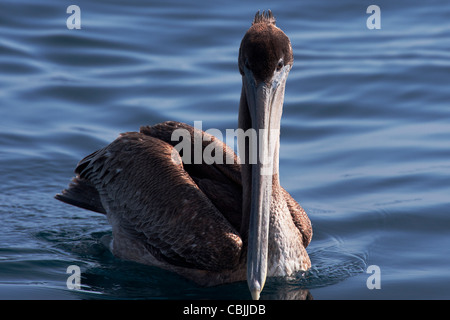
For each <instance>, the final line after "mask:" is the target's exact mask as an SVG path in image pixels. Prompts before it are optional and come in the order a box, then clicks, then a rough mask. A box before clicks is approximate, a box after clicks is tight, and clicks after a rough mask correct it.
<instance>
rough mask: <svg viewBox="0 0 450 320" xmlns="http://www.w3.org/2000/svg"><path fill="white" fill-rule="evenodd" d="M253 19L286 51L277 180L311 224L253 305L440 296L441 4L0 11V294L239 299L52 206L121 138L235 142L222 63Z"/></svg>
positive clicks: (234, 103) (443, 260) (26, 3)
mask: <svg viewBox="0 0 450 320" xmlns="http://www.w3.org/2000/svg"><path fill="white" fill-rule="evenodd" d="M70 4H77V5H78V6H79V7H80V8H81V29H79V30H77V29H73V30H69V29H68V28H67V27H66V19H67V18H68V17H69V14H67V13H66V9H67V7H68V6H69V5H70ZM371 4H377V5H378V6H379V7H380V8H381V29H380V30H369V29H368V28H367V27H366V20H367V18H368V17H369V14H367V13H366V9H367V7H368V6H369V5H371ZM259 9H261V10H264V9H272V11H273V12H274V14H275V16H276V18H277V24H278V26H280V27H281V28H282V29H283V30H284V31H285V32H286V34H287V35H288V36H289V37H290V39H291V42H292V46H293V50H294V54H295V63H294V67H293V69H292V71H291V73H290V76H289V79H288V83H287V88H286V98H285V107H284V113H283V120H282V132H281V158H280V179H281V182H282V184H283V186H284V187H285V188H286V189H287V190H288V191H289V192H290V193H291V194H292V195H293V196H294V198H295V199H296V200H297V201H299V202H300V203H301V204H302V206H303V207H304V208H305V209H306V211H307V212H308V214H309V216H310V218H311V220H312V223H313V228H314V236H313V240H312V242H311V244H310V246H309V247H308V252H309V254H310V257H311V260H312V264H313V266H312V269H311V270H310V271H309V272H307V273H306V274H303V275H298V276H296V277H293V278H289V279H270V280H268V282H267V284H266V288H265V290H264V291H263V294H262V298H265V299H297V298H301V297H304V293H305V292H309V294H310V295H311V296H312V297H313V298H314V299H317V300H320V299H449V298H450V273H449V271H450V270H449V269H450V268H449V266H450V232H449V231H450V196H449V195H450V105H449V102H450V90H449V89H448V85H449V83H450V6H448V3H446V2H445V1H432V0H431V1H398V2H396V3H395V4H394V2H393V1H386V0H377V1H372V0H371V1H356V0H354V1H349V0H344V1H331V0H328V1H313V0H302V1H245V2H244V1H234V0H227V1H206V0H200V1H195V2H194V1H192V2H186V1H181V0H173V1H143V0H132V1H95V2H93V1H86V0H77V1H76V2H75V3H69V2H65V1H51V0H43V1H39V2H36V1H32V0H14V1H13V0H3V1H2V2H1V4H0V181H1V182H0V298H2V299H8V298H14V299H17V298H19V299H208V298H211V299H235V298H237V299H248V298H250V294H249V292H248V290H247V287H246V284H245V283H235V284H230V285H225V286H219V287H214V288H201V287H198V286H196V285H195V284H193V283H191V282H189V281H186V280H184V279H182V278H180V277H179V276H177V275H174V274H172V273H169V272H166V271H162V270H159V269H157V268H152V267H148V266H143V265H139V264H136V263H132V262H127V261H122V260H120V259H117V258H115V257H114V256H112V255H111V253H110V252H109V251H108V250H106V249H105V247H104V246H103V245H102V242H101V238H102V237H103V236H105V235H106V236H107V235H109V234H111V228H110V226H109V225H108V223H107V221H106V219H105V217H104V216H103V215H100V214H96V213H93V212H89V211H86V210H82V209H78V208H75V207H72V206H68V205H65V204H63V203H60V202H58V201H56V200H54V199H53V196H54V194H56V193H58V192H60V191H61V190H62V189H63V188H64V187H66V186H67V184H68V183H69V181H70V179H71V177H72V172H73V169H74V167H75V165H76V164H77V162H78V161H79V160H80V159H81V158H83V157H84V156H85V155H87V154H89V153H91V152H92V151H95V150H96V149H98V148H101V147H103V146H105V145H106V144H108V143H109V142H111V141H112V140H114V139H115V138H116V137H117V135H118V134H119V133H120V132H125V131H135V130H138V128H139V126H140V125H144V124H155V123H158V122H161V121H166V120H177V121H182V122H186V123H188V124H191V125H192V124H193V122H194V121H203V128H204V129H208V128H217V129H220V130H222V132H225V129H227V128H231V129H234V128H236V125H237V110H238V101H239V97H240V85H241V78H240V75H239V72H238V70H237V55H238V49H239V44H240V41H241V39H242V36H243V35H244V33H245V31H246V30H247V29H248V27H249V26H250V23H251V20H252V18H253V16H254V14H255V12H256V11H257V10H259ZM69 265H78V266H79V267H80V268H81V289H80V290H70V289H68V288H67V286H66V280H67V278H68V276H69V274H67V273H66V270H67V267H68V266H69ZM371 265H376V266H378V267H379V270H380V274H379V283H380V285H381V288H380V289H372V290H370V289H368V287H367V283H366V282H367V280H368V278H369V277H370V276H371V275H372V274H370V273H367V272H366V271H367V268H368V267H369V266H371Z"/></svg>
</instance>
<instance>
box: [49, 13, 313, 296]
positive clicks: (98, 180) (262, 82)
mask: <svg viewBox="0 0 450 320" xmlns="http://www.w3.org/2000/svg"><path fill="white" fill-rule="evenodd" d="M238 60H239V61H238V65H239V71H240V73H241V75H242V91H241V97H240V104H239V116H238V129H241V132H244V133H247V132H249V130H254V131H255V132H257V133H260V132H262V134H256V135H251V134H248V135H246V136H244V139H243V141H245V143H242V144H239V154H240V157H238V156H237V155H236V154H235V153H234V151H233V150H232V148H230V147H229V146H227V145H226V144H224V143H223V142H221V141H220V140H219V139H217V138H216V137H214V136H211V135H209V134H208V133H206V132H203V131H201V130H198V129H196V128H194V127H192V126H189V125H187V124H184V123H179V122H174V121H168V122H164V123H160V124H156V125H153V126H143V127H141V128H140V131H139V132H127V133H122V134H120V135H119V137H118V138H117V139H116V140H115V141H113V142H112V143H111V144H109V145H108V146H106V147H105V148H103V149H100V150H98V151H96V152H94V153H92V154H90V155H88V156H87V157H85V158H84V159H82V160H81V161H80V162H79V163H78V165H77V167H76V169H75V174H76V176H75V177H74V178H73V179H72V182H71V183H70V185H69V187H68V188H67V189H65V190H63V191H62V192H61V193H60V194H57V195H56V196H55V197H56V199H58V200H61V201H63V202H66V203H68V204H71V205H75V206H78V207H81V208H84V209H88V210H91V211H95V212H99V213H103V214H105V215H106V217H107V219H108V221H109V223H110V224H111V226H112V236H113V240H112V241H111V243H110V248H111V251H112V253H113V254H114V255H115V256H117V257H119V258H122V259H126V260H132V261H136V262H139V263H143V264H147V265H152V266H157V267H160V268H163V269H166V270H170V271H173V272H176V273H178V274H180V275H182V276H184V277H186V278H188V279H190V280H192V281H194V282H196V283H198V284H199V285H203V286H214V285H219V284H224V283H229V282H235V281H245V280H247V283H248V287H249V289H250V292H251V295H252V298H253V299H259V297H260V294H261V291H262V289H263V287H264V283H265V281H266V277H277V276H289V275H292V274H293V273H296V272H299V271H303V270H307V269H309V268H310V266H311V262H310V259H309V256H308V254H307V252H306V249H305V248H306V247H307V246H308V244H309V242H310V241H311V237H312V227H311V222H310V220H309V218H308V216H307V214H306V212H305V211H304V210H303V208H302V207H301V206H300V205H299V204H298V203H297V202H296V201H295V200H294V198H292V196H291V195H290V194H289V193H288V192H287V191H286V190H285V189H284V188H283V187H281V185H280V181H279V145H280V122H281V114H282V109H283V101H284V91H285V84H286V79H287V76H288V74H289V71H290V70H291V67H292V64H293V53H292V47H291V44H290V40H289V38H288V37H287V36H286V35H285V33H284V32H283V31H282V30H281V29H279V28H278V27H277V26H276V21H275V18H274V16H273V14H272V12H271V11H270V10H269V11H267V12H266V11H263V12H262V13H260V12H259V11H258V13H256V15H255V18H254V20H253V22H252V25H251V27H250V28H249V29H248V31H247V32H246V34H245V36H244V38H243V39H242V42H241V46H240V49H239V59H238ZM177 130H185V132H188V133H189V135H190V136H191V137H192V138H194V137H196V136H198V135H200V136H201V137H203V139H202V143H201V148H202V150H206V149H207V148H209V147H211V145H212V144H213V145H214V147H215V148H219V149H215V150H222V151H223V154H222V156H223V159H224V161H222V162H221V161H215V162H214V163H212V164H211V163H209V164H207V163H206V162H205V161H204V160H202V161H200V163H195V162H194V163H192V162H189V161H188V160H189V159H188V160H186V159H185V158H184V157H183V156H186V154H187V153H186V154H183V155H182V153H184V151H183V150H181V151H183V152H179V151H180V150H178V149H177V148H176V146H177V144H178V143H179V140H177V139H173V134H174V132H176V131H177ZM174 140H175V141H174ZM192 140H194V139H192ZM192 140H191V141H192ZM254 142H256V146H257V147H258V148H259V149H258V155H259V156H258V157H254V155H255V153H256V151H255V150H254V149H253V147H252V146H254V144H253V143H254ZM230 158H231V159H232V160H233V161H232V162H231V163H230V161H225V159H230ZM255 158H256V160H254V161H252V159H255ZM268 169H269V170H268Z"/></svg>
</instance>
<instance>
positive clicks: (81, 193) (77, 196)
mask: <svg viewBox="0 0 450 320" xmlns="http://www.w3.org/2000/svg"><path fill="white" fill-rule="evenodd" d="M55 198H56V199H57V200H60V201H62V202H65V203H68V204H71V205H73V206H77V207H80V208H83V209H87V210H91V211H95V212H99V213H103V214H106V210H105V208H103V205H102V202H101V200H100V195H99V193H98V191H97V189H96V188H95V187H94V186H93V185H92V184H91V183H90V182H89V181H86V180H84V179H82V178H79V177H75V178H73V180H72V183H71V184H70V185H69V187H68V188H67V189H65V190H63V191H62V192H61V193H59V194H57V195H55Z"/></svg>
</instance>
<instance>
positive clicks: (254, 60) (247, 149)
mask: <svg viewBox="0 0 450 320" xmlns="http://www.w3.org/2000/svg"><path fill="white" fill-rule="evenodd" d="M293 61H294V59H293V53H292V47H291V43H290V41H289V38H288V37H287V36H286V35H285V34H284V32H283V31H282V30H281V29H279V28H278V27H277V26H276V25H275V18H274V17H273V15H272V12H271V11H268V12H263V13H259V12H258V13H257V14H256V16H255V19H254V20H253V23H252V26H251V27H250V29H249V30H248V31H247V33H246V34H245V36H244V38H243V39H242V42H241V46H240V49H239V71H240V73H241V75H242V93H241V101H240V107H239V128H240V129H243V131H247V130H248V129H253V131H254V132H255V133H256V134H255V135H248V142H249V143H248V144H244V145H242V144H240V145H239V152H240V156H241V162H242V163H243V165H242V180H243V188H244V200H243V201H244V202H243V219H246V221H243V226H245V228H246V230H241V232H243V233H244V235H247V236H248V242H247V243H248V249H247V250H248V251H247V282H248V285H249V289H250V291H251V293H252V297H253V298H254V299H259V295H260V292H261V290H262V288H263V286H264V283H265V280H266V276H267V265H268V259H269V256H268V253H269V248H268V247H269V243H268V235H269V221H270V214H271V200H272V193H273V190H274V189H273V188H274V186H275V184H279V181H278V158H279V136H280V122H281V114H282V111H283V101H284V90H285V84H286V79H287V77H288V74H289V71H290V70H291V67H292V64H293ZM256 147H257V149H256ZM252 159H253V160H254V159H256V161H252ZM246 232H247V234H246Z"/></svg>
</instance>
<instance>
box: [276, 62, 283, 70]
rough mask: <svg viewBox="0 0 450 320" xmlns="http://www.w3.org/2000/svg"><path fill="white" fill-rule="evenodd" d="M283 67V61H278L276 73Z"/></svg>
mask: <svg viewBox="0 0 450 320" xmlns="http://www.w3.org/2000/svg"><path fill="white" fill-rule="evenodd" d="M283 67H284V61H283V59H280V61H278V64H277V71H280V70H281V69H282V68H283Z"/></svg>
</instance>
